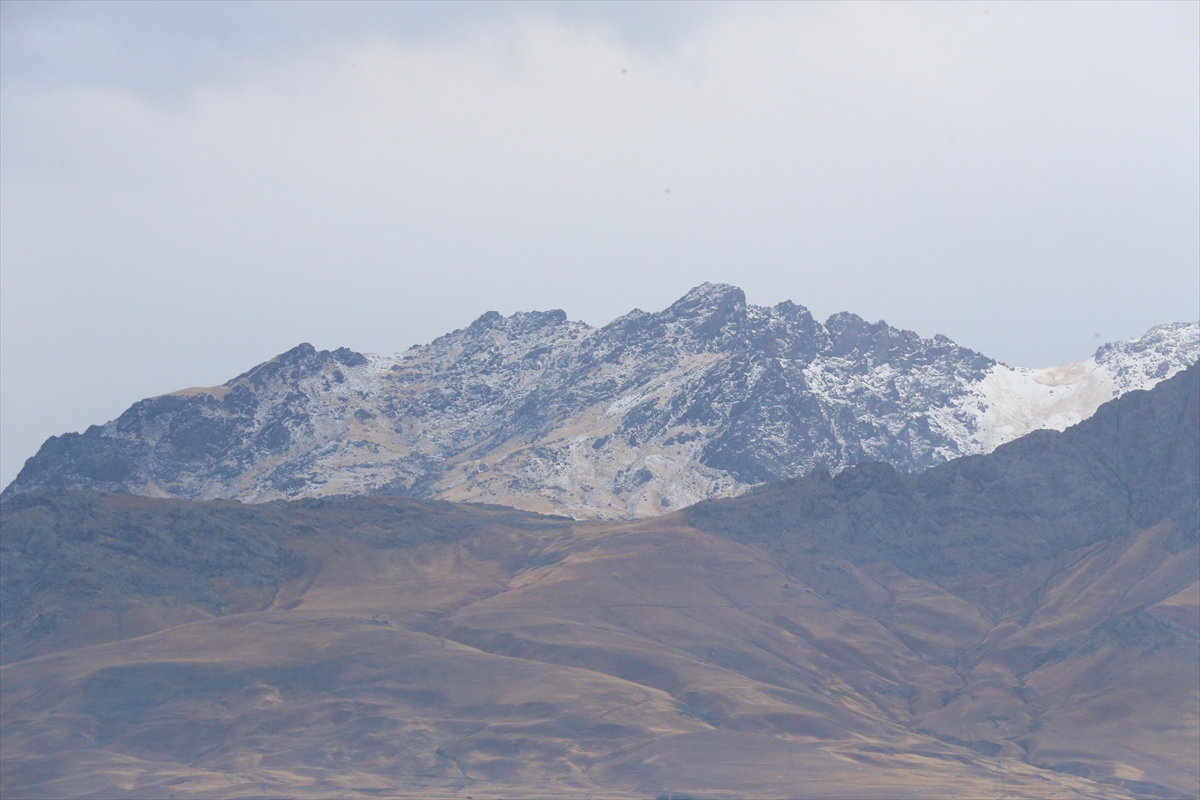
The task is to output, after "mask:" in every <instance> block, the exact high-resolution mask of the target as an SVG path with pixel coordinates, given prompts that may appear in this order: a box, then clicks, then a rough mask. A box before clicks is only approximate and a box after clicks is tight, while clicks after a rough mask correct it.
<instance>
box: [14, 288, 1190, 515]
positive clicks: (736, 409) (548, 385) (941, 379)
mask: <svg viewBox="0 0 1200 800" xmlns="http://www.w3.org/2000/svg"><path fill="white" fill-rule="evenodd" d="M1198 332H1200V326H1198V325H1195V324H1192V325H1186V324H1185V325H1174V326H1171V325H1168V326H1160V327H1159V328H1155V329H1153V330H1152V331H1150V332H1149V333H1147V335H1146V336H1145V337H1142V339H1140V340H1136V341H1132V342H1125V343H1118V344H1115V345H1112V346H1109V347H1107V348H1101V350H1100V351H1098V353H1097V356H1096V357H1095V358H1093V359H1089V360H1088V361H1086V362H1078V363H1077V364H1074V365H1068V366H1069V369H1065V371H1064V370H1060V371H1062V372H1063V374H1062V375H1059V374H1058V373H1055V374H1053V375H1049V376H1048V375H1046V374H1043V373H1045V372H1046V371H1045V370H1040V371H1039V370H1027V369H1021V368H1011V367H1006V366H1004V365H998V364H996V362H994V361H992V360H991V359H988V358H986V357H985V356H982V355H980V354H979V353H976V352H974V351H971V350H968V349H966V348H961V347H958V346H957V345H956V344H954V342H952V341H950V340H949V339H947V338H946V337H944V336H938V337H934V338H932V339H922V338H921V337H920V336H918V335H917V334H916V333H914V332H912V331H904V330H899V329H896V328H893V327H891V326H889V325H887V323H885V322H882V321H881V322H876V323H868V322H866V321H865V320H863V319H862V318H861V317H859V316H857V315H854V314H849V313H843V314H835V315H833V316H832V317H830V318H829V320H828V321H827V322H826V324H825V325H821V324H820V323H819V322H817V321H816V320H814V319H813V317H812V315H811V314H810V313H809V311H808V309H806V308H804V307H803V306H800V305H796V304H795V303H791V302H784V303H780V304H778V305H776V306H774V307H772V308H764V307H760V306H755V305H750V304H748V303H747V302H746V299H745V294H744V293H743V292H742V291H741V290H740V289H738V288H736V287H733V286H729V285H726V284H712V283H709V284H702V285H701V286H698V287H696V288H695V289H693V290H691V291H690V292H688V293H687V294H686V295H685V296H684V297H682V298H680V299H679V300H678V301H677V302H675V303H673V304H672V305H671V306H669V307H668V308H666V309H664V310H662V311H659V312H646V311H641V310H637V309H635V310H634V311H632V312H630V313H629V314H626V315H625V316H623V317H620V318H619V319H616V320H614V321H613V322H611V323H610V324H608V325H606V326H604V327H603V328H601V329H596V328H592V327H590V326H588V325H586V324H584V323H581V322H572V321H569V320H568V319H567V317H566V314H565V313H564V312H563V311H561V310H558V309H556V310H552V311H541V312H518V313H515V314H512V315H510V316H507V317H505V316H503V315H501V314H499V313H497V312H488V313H486V314H484V315H482V316H480V317H479V318H478V319H476V320H475V321H474V322H472V323H471V325H469V326H468V327H467V328H465V329H461V330H457V331H454V332H453V333H450V334H447V335H445V336H442V337H439V338H438V339H436V340H434V341H433V342H431V343H430V344H428V345H423V346H416V347H414V348H412V349H410V350H408V351H407V352H406V353H404V354H398V355H394V356H383V355H369V354H362V353H356V352H354V351H353V350H349V349H347V348H339V349H337V350H333V351H327V350H320V351H318V350H317V349H316V348H314V347H313V346H312V345H310V344H302V345H299V346H298V347H295V348H293V349H292V350H289V351H288V352H286V353H283V354H281V355H280V356H278V357H276V358H274V359H271V360H270V361H268V362H266V363H264V364H262V365H260V366H258V367H255V368H254V369H252V370H250V371H249V372H247V373H244V374H243V375H241V376H239V377H238V378H235V379H234V380H232V381H230V382H229V383H227V384H225V386H224V387H218V388H219V390H212V391H209V390H205V391H202V392H198V393H197V392H188V393H180V394H176V395H168V396H163V397H158V398H151V399H148V400H144V401H141V402H139V403H136V404H134V405H133V406H132V407H131V408H130V409H129V410H128V411H126V412H125V413H124V414H123V415H121V417H120V418H118V419H117V420H114V421H112V422H109V423H107V424H105V425H101V426H93V427H92V428H89V429H88V430H87V431H86V432H85V433H83V434H74V433H71V434H64V435H63V436H60V437H53V438H51V439H50V440H48V441H47V442H46V444H45V445H44V446H43V447H42V449H41V451H39V453H38V454H37V455H36V456H35V457H34V458H32V459H30V461H29V462H27V464H26V466H25V469H24V470H22V471H21V473H20V475H18V477H17V479H16V480H15V481H14V482H13V484H12V485H10V486H9V487H8V488H6V489H5V490H4V494H3V497H9V496H11V495H13V494H14V493H17V492H22V491H27V490H30V489H34V488H38V487H43V486H69V487H92V488H103V489H106V490H113V491H127V492H133V493H137V494H152V495H170V496H176V497H185V498H213V497H227V498H236V499H240V500H245V501H261V500H270V499H276V498H295V497H308V496H318V495H328V494H363V493H372V492H374V493H388V494H402V495H409V496H417V497H438V498H444V499H450V500H468V501H475V502H488V503H500V504H504V505H515V506H518V507H521V508H525V509H528V510H535V511H546V512H554V513H566V514H570V515H573V516H578V517H589V516H591V517H594V516H601V517H636V516H647V515H651V514H657V513H662V512H663V511H665V510H670V509H674V508H680V507H682V506H684V505H688V504H690V503H693V502H696V501H698V500H701V499H704V498H708V497H721V496H729V495H734V494H738V493H740V492H743V491H745V490H747V489H748V488H750V487H751V486H753V485H755V484H758V483H762V482H767V481H777V480H781V479H785V478H789V477H795V476H798V475H803V474H805V473H807V472H809V471H810V470H812V469H813V468H814V467H818V466H823V467H827V468H828V469H829V470H830V471H831V472H834V473H836V472H838V471H840V470H842V469H843V468H845V467H846V466H848V465H851V464H856V463H861V462H865V461H878V462H882V463H886V464H890V465H891V466H892V467H894V468H895V469H898V470H900V471H901V472H909V471H916V470H922V469H924V468H926V467H929V466H932V465H934V464H938V463H941V462H944V461H946V460H949V459H952V458H955V457H957V456H960V455H966V454H971V453H983V452H988V451H990V450H991V449H993V448H995V447H996V446H997V445H999V444H1001V443H1003V442H1006V441H1009V440H1011V439H1013V438H1015V437H1017V436H1020V435H1022V434H1023V433H1025V432H1027V431H1029V430H1034V429H1037V428H1045V427H1054V428H1057V429H1062V428H1064V427H1067V426H1069V425H1071V424H1074V422H1078V421H1079V420H1080V419H1084V418H1086V417H1088V416H1090V415H1091V414H1092V413H1093V412H1094V411H1095V409H1096V408H1097V407H1098V406H1099V405H1100V404H1101V403H1103V402H1105V401H1106V400H1109V399H1111V398H1112V397H1114V396H1117V395H1119V394H1121V393H1124V392H1126V391H1129V390H1131V389H1140V388H1148V387H1149V386H1152V385H1154V383H1156V382H1158V381H1159V380H1162V379H1163V378H1165V377H1169V376H1170V375H1172V374H1175V373H1176V372H1178V371H1179V370H1180V369H1182V368H1184V367H1186V366H1187V365H1188V364H1190V363H1194V362H1195V361H1196V360H1197V354H1196V350H1197V342H1198V341H1200V338H1198V336H1197V334H1198Z"/></svg>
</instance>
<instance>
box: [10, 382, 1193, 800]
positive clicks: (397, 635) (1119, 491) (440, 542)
mask: <svg viewBox="0 0 1200 800" xmlns="http://www.w3.org/2000/svg"><path fill="white" fill-rule="evenodd" d="M1198 497H1200V366H1197V365H1192V366H1191V367H1189V368H1188V369H1187V370H1185V371H1184V372H1182V373H1179V374H1176V375H1175V376H1173V377H1171V378H1169V379H1167V380H1165V381H1162V382H1160V383H1159V384H1158V385H1157V386H1155V387H1154V388H1153V389H1152V390H1149V391H1134V392H1129V393H1126V394H1125V395H1123V396H1122V397H1120V398H1117V399H1116V400H1114V401H1113V402H1111V403H1109V404H1106V405H1105V406H1102V407H1101V409H1100V410H1099V411H1098V412H1097V413H1096V414H1095V415H1093V416H1092V417H1091V418H1089V419H1088V420H1085V421H1084V422H1083V423H1081V424H1080V425H1079V426H1077V427H1074V428H1072V429H1069V430H1066V431H1062V432H1058V431H1043V432H1039V433H1035V434H1033V435H1031V436H1028V437H1024V438H1022V439H1019V440H1017V441H1014V442H1012V443H1009V444H1007V445H1004V446H1003V447H1000V448H998V449H997V450H996V451H994V452H992V453H990V454H986V455H980V456H970V457H966V458H961V459H957V460H955V461H952V462H949V463H946V464H941V465H937V466H935V467H933V468H931V469H929V470H926V471H923V472H919V473H902V472H899V471H897V470H895V469H894V468H892V467H890V466H887V465H883V464H860V465H855V466H851V467H849V468H847V469H845V470H843V471H841V472H840V473H838V474H837V475H836V476H832V475H826V474H823V473H821V472H818V473H816V474H810V475H809V476H806V477H802V478H797V479H793V480H790V481H786V482H783V483H780V484H775V485H773V486H771V487H768V488H766V489H765V490H764V491H761V492H758V493H756V494H750V495H744V496H740V497H735V498H724V499H718V500H712V501H707V502H705V503H702V504H700V505H698V506H693V507H691V508H689V509H685V510H683V511H680V512H675V513H671V514H664V515H661V516H658V517H655V518H652V519H644V520H634V521H619V522H612V521H586V522H578V521H574V520H569V519H563V518H548V517H545V516H539V515H537V514H533V513H530V512H522V511H518V510H514V509H508V508H496V507H490V508H484V507H481V506H477V505H470V504H457V503H448V502H444V501H431V500H420V499H413V498H402V497H388V496H378V495H376V496H366V497H322V498H308V499H301V500H296V501H290V502H284V501H275V502H268V503H261V504H242V503H236V502H230V501H223V500H217V501H205V502H195V501H187V500H176V499H161V498H147V497H138V496H132V495H127V494H125V495H116V494H103V493H98V492H94V491H78V490H68V489H40V490H36V491H34V492H30V493H24V494H19V495H17V496H16V497H14V498H13V499H11V500H10V501H7V502H5V503H4V504H2V505H0V551H2V557H0V589H3V592H4V595H3V597H2V598H0V601H2V602H0V615H2V616H0V661H3V663H2V664H0V719H2V720H3V723H4V725H3V728H2V729H0V735H2V736H3V744H4V746H3V748H0V792H3V793H4V795H5V796H8V795H13V796H20V797H31V798H33V797H46V798H52V797H63V796H121V797H148V798H149V797H163V796H166V795H168V794H176V796H179V797H197V798H200V797H211V798H216V797H238V796H243V797H244V796H249V797H255V796H257V797H262V796H276V795H278V796H296V797H314V798H316V797H329V796H341V795H348V796H362V797H368V796H380V795H383V796H405V797H430V798H435V797H436V798H444V797H476V798H481V797H493V798H495V797H511V796H523V797H594V796H604V797H631V798H632V797H643V798H644V797H647V796H667V797H670V796H680V795H683V796H703V797H712V798H730V799H731V800H732V798H736V797H746V796H755V797H778V798H794V797H797V796H804V797H813V798H817V797H820V798H843V799H844V800H851V798H853V799H855V800H857V799H858V798H866V797H874V798H880V800H883V799H884V798H889V799H890V798H897V797H912V798H928V797H962V796H969V797H991V796H997V795H1000V796H1010V795H1011V796H1022V797H1024V796H1028V797H1088V798H1101V797H1103V798H1126V800H1131V799H1132V798H1144V799H1145V800H1149V799H1150V798H1177V797H1193V796H1196V794H1197V791H1200V768H1198V766H1197V764H1198V762H1197V760H1196V757H1195V756H1196V746H1197V742H1200V727H1198V726H1200V692H1198V691H1197V686H1198V685H1200V616H1198V615H1197V613H1196V610H1197V599H1198V598H1200V595H1198V594H1197V590H1198V587H1200V545H1198V542H1200V507H1198V506H1197V498H1198Z"/></svg>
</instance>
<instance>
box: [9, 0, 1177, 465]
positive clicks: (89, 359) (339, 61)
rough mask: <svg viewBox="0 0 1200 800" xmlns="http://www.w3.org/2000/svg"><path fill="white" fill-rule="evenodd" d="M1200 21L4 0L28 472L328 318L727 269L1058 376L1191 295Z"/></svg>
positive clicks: (1091, 7) (385, 317)
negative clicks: (65, 440) (72, 438)
mask: <svg viewBox="0 0 1200 800" xmlns="http://www.w3.org/2000/svg"><path fill="white" fill-rule="evenodd" d="M1198 8H1200V6H1197V5H1196V4H1194V3H1178V4H1153V3H1138V4H1061V5H1054V4H1045V3H1038V4H1014V3H1003V4H996V5H989V4H980V3H976V4H957V5H951V4H911V5H910V4H904V3H884V4H869V3H845V4H817V3H804V4H797V5H781V4H762V5H757V4H731V5H721V4H662V3H654V4H644V3H642V4H596V3H587V4H544V3H530V4H523V3H514V4H499V3H480V4H469V3H463V4H443V3H434V4H424V3H406V4H386V3H345V4H342V3H325V4H322V3H298V4H286V3H237V4H232V3H130V4H122V3H115V4H109V3H82V4H74V3H17V2H10V1H9V0H6V2H4V3H0V9H2V14H3V20H2V24H0V31H2V32H3V33H2V35H3V41H2V42H0V44H2V47H0V54H2V58H3V63H2V65H0V75H2V81H3V95H2V102H3V114H2V115H0V138H2V141H3V147H2V148H0V248H2V250H3V253H2V257H3V269H2V272H0V282H2V292H0V310H2V314H0V340H2V346H3V359H2V360H0V371H2V375H0V377H2V379H3V380H2V386H0V391H2V392H3V394H2V403H3V406H2V410H3V420H2V421H3V428H2V434H3V446H2V453H0V455H2V463H0V472H2V478H0V480H3V481H4V482H5V483H6V482H7V481H8V480H11V478H12V477H13V476H15V474H16V471H17V469H19V467H20V463H21V462H22V461H23V459H24V458H26V457H28V456H29V455H32V453H33V451H34V450H35V449H36V447H37V446H38V444H40V442H41V441H42V440H43V439H44V438H45V437H46V436H48V435H50V434H53V433H59V432H62V431H64V430H70V429H79V428H81V427H84V426H86V425H87V424H89V423H93V422H103V421H105V420H107V419H109V418H111V417H113V416H115V415H116V414H117V413H119V412H120V411H121V410H123V409H124V408H125V407H126V406H128V405H129V404H130V403H131V402H132V401H134V400H136V399H138V398H140V397H142V396H146V395H149V394H155V393H159V392H164V391H170V390H172V389H176V388H180V387H182V386H185V385H194V384H205V383H216V382H220V381H223V380H226V379H228V378H230V377H232V376H233V375H235V374H237V373H238V372H240V371H242V370H244V369H246V368H247V367H249V366H251V365H252V364H254V363H256V362H257V361H260V360H262V359H264V358H268V357H270V356H271V355H274V354H275V353H277V352H280V351H282V350H284V349H286V348H288V347H290V346H292V345H294V344H296V343H297V342H299V341H311V342H313V343H314V344H316V345H317V346H319V347H337V346H340V345H347V346H350V347H354V348H356V349H360V350H378V351H393V350H399V349H403V348H405V347H407V346H408V345H409V344H411V343H413V342H418V341H427V340H429V339H431V338H433V337H434V336H436V335H439V334H440V333H443V332H445V331H447V330H450V329H452V328H456V327H461V326H463V325H465V324H467V323H469V322H470V321H471V320H472V319H473V318H474V317H476V316H478V315H479V314H480V313H482V312H483V311H486V310H489V309H496V310H499V311H502V312H504V313H510V312H512V311H515V310H521V309H534V308H541V309H544V308H553V307H562V308H564V309H565V310H566V311H567V312H568V314H569V315H570V316H572V317H573V318H581V319H585V320H587V321H588V322H591V323H593V324H603V323H605V322H607V321H609V320H610V319H612V318H613V317H615V316H617V315H618V314H621V313H624V312H626V311H628V310H629V309H631V308H633V307H634V306H640V307H643V308H649V309H657V308H661V307H663V306H665V305H666V304H668V303H669V302H671V301H672V300H673V299H675V298H676V297H677V296H679V295H680V294H682V293H683V292H684V291H686V290H687V289H688V288H689V287H690V286H692V285H694V284H696V283H699V282H701V281H703V280H723V281H727V282H730V283H736V284H738V285H741V286H742V287H743V288H745V289H746V290H747V293H748V295H749V297H750V300H751V301H753V302H758V303H764V304H774V303H776V302H779V301H781V300H784V299H792V300H794V301H796V302H798V303H801V304H804V305H807V306H809V307H810V308H812V309H813V311H814V313H815V314H817V315H818V316H820V317H822V318H823V317H824V316H825V315H828V314H830V313H833V312H835V311H841V310H851V311H855V312H857V313H859V314H862V315H863V316H866V317H869V318H871V319H877V318H884V319H887V320H888V321H889V322H891V323H892V324H896V325H901V326H904V327H910V328H913V329H915V330H917V331H918V332H920V333H921V334H923V335H932V334H934V333H945V334H947V335H949V336H951V337H952V338H954V339H956V340H957V341H959V342H960V343H962V344H964V345H967V346H970V347H974V348H976V349H979V350H981V351H983V352H985V353H987V354H988V355H992V356H994V357H997V358H1001V359H1004V360H1007V361H1009V362H1012V363H1018V364H1027V365H1031V366H1035V365H1043V364H1048V363H1057V362H1062V361H1067V360H1073V359H1076V358H1083V357H1086V356H1087V355H1089V354H1090V351H1091V349H1092V348H1094V347H1095V345H1096V344H1097V341H1096V338H1095V334H1096V333H1099V334H1101V339H1102V340H1110V339H1115V338H1123V337H1128V336H1133V335H1137V334H1140V333H1141V332H1142V331H1143V330H1144V329H1146V328H1148V327H1150V326H1151V325H1153V324H1156V323H1159V322H1164V321H1175V320H1189V319H1195V318H1196V317H1197V316H1198V315H1200V299H1198V296H1200V277H1198V273H1200V268H1198V263H1200V250H1198V245H1197V237H1198V228H1197V219H1198V217H1200V185H1198V184H1200V178H1198V177H1197V176H1198V175H1200V154H1198V150H1200V145H1198V144H1197V143H1198V142H1200V126H1198V122H1197V120H1198V119H1200V77H1198V76H1200V55H1198V52H1197V51H1198V46H1197V41H1200V16H1198V11H1197V9H1198ZM668 189H669V190H670V191H669V192H668V191H667V190H668Z"/></svg>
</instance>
